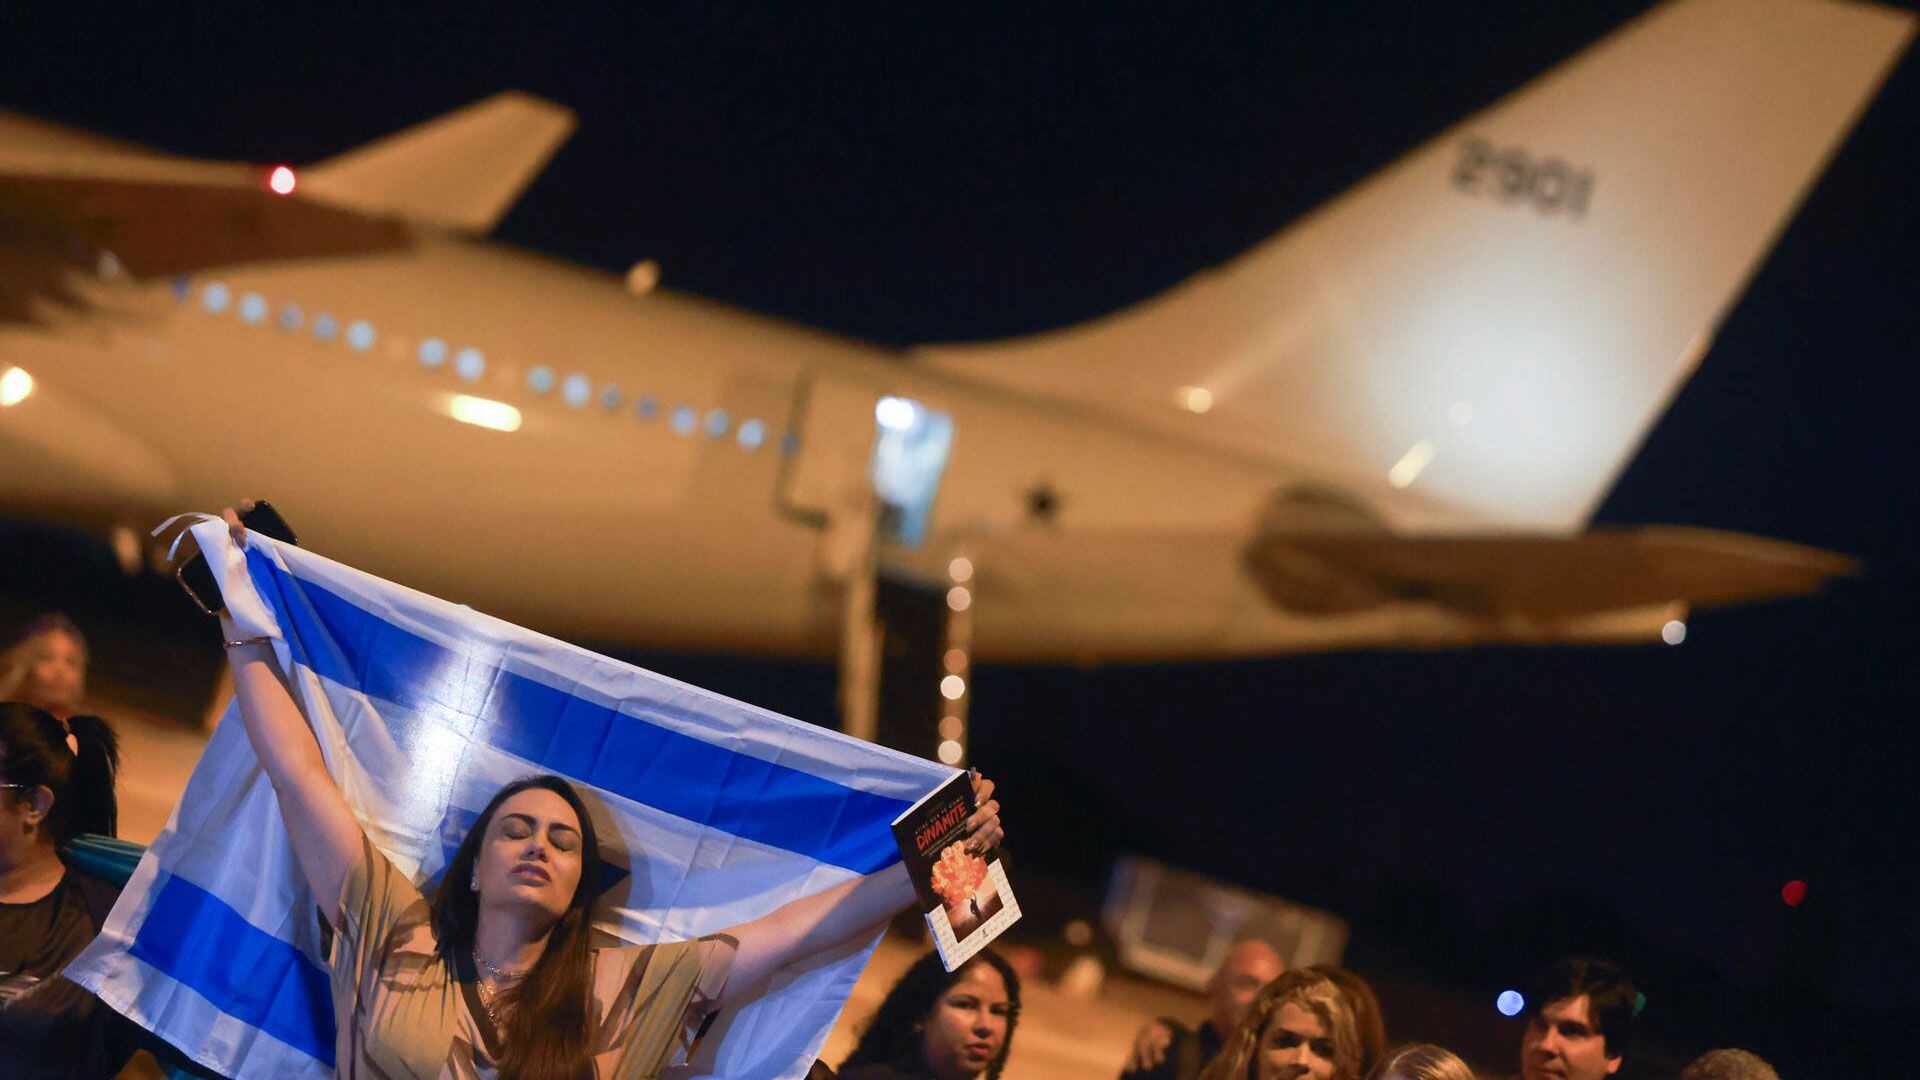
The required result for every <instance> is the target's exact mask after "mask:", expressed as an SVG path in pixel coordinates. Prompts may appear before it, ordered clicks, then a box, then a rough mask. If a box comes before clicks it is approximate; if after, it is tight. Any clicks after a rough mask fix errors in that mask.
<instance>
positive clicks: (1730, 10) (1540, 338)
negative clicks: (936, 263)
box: [916, 0, 1915, 534]
mask: <svg viewBox="0 0 1920 1080" xmlns="http://www.w3.org/2000/svg"><path fill="white" fill-rule="evenodd" d="M1914 25H1915V18H1914V16H1913V15H1911V14H1909V13H1905V12H1899V11H1894V10H1890V9H1887V8H1882V7H1877V6H1873V5H1869V4H1861V3H1850V2H1843V0H1676V2H1673V3H1668V4H1664V5H1661V6H1659V7H1656V8H1654V9H1653V10H1652V11H1650V12H1648V13H1646V14H1645V15H1643V16H1641V17H1639V18H1637V19H1635V20H1633V21H1632V22H1630V23H1628V24H1627V25H1626V26H1624V27H1622V28H1621V29H1620V30H1618V31H1616V32H1615V33H1613V34H1612V35H1610V36H1609V37H1607V38H1606V39H1604V40H1602V41H1600V42H1599V43H1597V44H1595V45H1593V46H1592V47H1590V48H1588V49H1587V50H1585V51H1583V52H1582V53H1580V54H1579V55H1577V56H1575V57H1574V58H1572V59H1571V60H1569V61H1567V62H1566V63H1565V64H1563V65H1562V66H1560V67H1559V68H1557V69H1555V70H1553V71H1551V72H1549V73H1547V74H1546V75H1544V76H1542V77H1541V78H1539V79H1538V80H1536V81H1535V82H1533V83H1531V84H1529V85H1527V86H1525V87H1523V88H1521V89H1520V90H1519V91H1517V92H1515V93H1513V94H1512V95H1510V96H1508V97H1507V98H1505V99H1503V100H1501V101H1499V102H1497V103H1495V104H1494V105H1493V106H1491V107H1489V108H1488V109H1486V110H1485V111H1483V112H1481V113H1480V114H1478V115H1476V116H1473V117H1471V118H1469V119H1468V120H1466V121H1465V122H1464V123H1461V124H1460V125H1458V126H1456V127H1454V128H1452V129H1450V130H1447V131H1445V132H1442V133H1441V134H1440V135H1438V136H1437V137H1435V138H1434V139H1433V140H1431V141H1430V142H1428V143H1427V144H1425V145H1423V146H1421V147H1419V148H1417V149H1415V150H1414V151H1413V152H1412V153H1410V154H1408V155H1407V156H1406V157H1404V158H1402V159H1400V160H1399V161H1397V162H1395V163H1394V164H1392V165H1390V166H1388V167H1387V168H1385V169H1384V170H1382V171H1381V172H1379V173H1377V174H1375V175H1374V176H1372V177H1371V178H1369V179H1368V180H1366V181H1365V182H1363V183H1362V184H1360V185H1359V186H1358V187H1356V188H1354V189H1353V190H1351V191H1349V192H1348V193H1346V194H1344V195H1342V196H1341V197H1339V198H1337V199H1335V200H1334V201H1332V202H1331V203H1329V204H1327V205H1326V206H1324V207H1322V208H1321V209H1319V210H1317V211H1315V212H1314V213H1313V214H1311V215H1309V216H1308V217H1307V218H1305V219H1303V220H1302V221H1300V222H1298V223H1296V224H1295V225H1294V226H1292V227H1290V228H1289V229H1287V230H1285V231H1283V232H1282V233H1280V234H1279V235H1277V236H1275V237H1273V238H1271V239H1269V240H1267V241H1265V242H1263V243H1262V244H1260V245H1259V246H1257V247H1255V248H1254V249H1253V250H1251V251H1250V252H1248V253H1246V254H1245V255H1242V256H1240V257H1239V258H1237V259H1235V260H1233V261H1232V262H1229V263H1227V264H1226V265H1224V266H1221V267H1219V268H1217V269H1215V270H1211V271H1208V272H1203V273H1201V274H1199V275H1197V276H1195V277H1193V278H1191V279H1189V280H1187V281H1185V282H1183V283H1181V284H1180V285H1178V286H1176V287H1174V288H1173V289H1171V290H1169V291H1168V292H1166V293H1164V294H1162V295H1160V296H1158V297H1155V298H1153V299H1151V300H1148V301H1146V302H1144V303H1142V304H1139V305H1137V306H1135V307H1133V308H1130V309H1127V310H1125V311H1122V312H1119V313H1117V314H1114V315H1111V316H1108V317H1105V318H1102V319H1098V320H1095V321H1092V322H1089V323H1086V324H1083V325H1081V326H1076V327H1069V328H1066V329H1063V330H1059V331H1054V332H1050V333H1044V334H1040V335H1036V336H1033V337H1028V338H1022V339H1015V340H1011V341H1005V342H990V343H983V344H965V345H939V346H926V347H923V348H921V349H920V350H918V351H917V353H916V357H917V359H918V360H919V362H921V363H922V364H925V365H928V366H931V367H934V368H937V369H941V370H946V371H950V372H953V373H955V374H957V375H960V376H963V377H967V378H972V379H976V380H980V381H984V382H990V383H994V384H997V385H1001V386H1004V387H1008V388H1012V389H1015V390H1018V391H1020V392H1023V393H1027V394H1031V395H1035V396H1039V397H1045V398H1051V399H1056V400H1061V401H1067V402H1072V403H1075V404H1076V405H1079V406H1081V407H1091V408H1094V409H1096V410H1099V411H1103V412H1106V413H1108V414H1112V415H1119V416H1121V417H1123V418H1125V419H1127V420H1128V421H1130V422H1132V423H1135V424H1137V425H1140V426H1145V427H1148V428H1151V429H1154V430H1159V431H1165V432H1170V433H1174V434H1177V435H1180V436H1182V437H1186V438H1191V439H1197V440H1202V441H1207V442H1210V443H1212V444H1214V445H1220V446H1223V447H1226V448H1229V449H1231V450H1234V451H1238V452H1241V453H1245V454H1248V455H1250V456H1254V457H1257V458H1260V459H1263V460H1266V461H1269V462H1271V463H1273V464H1274V465H1275V466H1278V467H1282V468H1285V467H1290V466H1298V467H1300V468H1301V469H1302V471H1303V472H1310V473H1312V474H1313V475H1315V476H1317V477H1320V478H1333V479H1334V481H1335V483H1336V484H1337V486H1338V487H1340V488H1341V489H1342V490H1343V491H1344V492H1345V493H1346V494H1347V495H1348V496H1349V497H1352V498H1354V499H1356V500H1358V501H1359V502H1361V503H1362V504H1364V505H1366V506H1367V507H1368V508H1369V509H1370V510H1371V511H1373V512H1375V513H1377V514H1378V515H1379V517H1380V518H1381V519H1382V520H1383V521H1384V522H1385V523H1386V524H1387V525H1388V526H1390V527H1391V528H1392V530H1393V531H1394V532H1397V533H1403V534H1404V533H1407V532H1421V531H1424V532H1429V533H1462V532H1485V531H1487V530H1489V529H1494V530H1509V531H1510V530H1538V531H1546V532H1552V533H1567V532H1572V531H1576V530H1578V529H1579V528H1580V527H1581V526H1583V525H1584V524H1585V523H1586V522H1587V520H1588V519H1589V518H1590V517H1591V515H1592V513H1593V510H1594V509H1595V507H1597V505H1598V504H1599V502H1600V500H1601V499H1602V498H1603V497H1604V496H1605V494H1606V492H1607V489H1608V488H1610V487H1611V486H1612V483H1613V480H1614V478H1615V476H1616V475H1617V474H1618V472H1619V470H1620V469H1621V467H1622V466H1623V465H1624V464H1625V462H1626V460H1627V458H1628V457H1629V456H1630V455H1631V454H1632V452H1633V451H1634V449H1635V448H1636V447H1637V446H1638V445H1639V442H1640V440H1641V438H1642V437H1643V435H1644V433H1645V432H1646V430H1647V429H1648V427H1650V426H1651V424H1652V423H1653V422H1654V420H1655V419H1657V417H1658V416H1659V414H1660V413H1661V412H1662V411H1663V410H1664V408H1665V407H1666V404H1667V402H1668V401H1669V400H1670V399H1671V397H1672V396H1673V394H1674V393H1675V392H1676V391H1677V390H1678V388H1679V386H1680V385H1681V383H1682V382H1684V381H1685V379H1686V378H1687V376H1688V375H1689V374H1691V372H1692V371H1693V369H1694V368H1695V366H1696V365H1697V364H1698V363H1699V361H1700V358H1701V356H1702V355H1703V354H1704V353H1705V352H1706V350H1707V348H1708V346H1709V345H1710V343H1711V341H1712V337H1713V334H1714V332H1715V330H1716V328H1717V326H1718V324H1719V322H1720V321H1721V319H1722V318H1723V317H1724V316H1725V314H1726V312H1727V311H1728V310H1729V309H1730V308H1731V306H1732V304H1733V302H1734V300H1735V299H1736V297H1737V296H1738V295H1739V293H1740V292H1741V291H1742V290H1743V289H1744V287H1745V285H1746V283H1747V281H1748V279H1749V277H1750V276H1751V275H1752V274H1753V272H1754V270H1755V268H1756V267H1757V266H1758V265H1759V263H1760V261H1761V259H1762V258H1764V256H1765V255H1766V253H1767V251H1768V249H1769V248H1771V246H1772V245H1773V243H1774V241H1775V239H1776V238H1777V237H1778V236H1779V235H1780V233H1781V231H1782V230H1783V229H1784V227H1785V225H1786V222H1787V221H1788V220H1789V219H1790V218H1791V217H1792V215H1793V214H1794V213H1795V211H1796V209H1797V208H1798V206H1799V204H1800V202H1801V200H1802V199H1803V198H1804V197H1805V195H1806V193H1807V192H1808V191H1809V189H1810V188H1811V187H1812V185H1813V183H1814V181H1815V179H1816V178H1817V177H1818V176H1819V174H1820V173H1821V172H1822V171H1823V170H1824V168H1825V166H1826V163H1827V162H1828V160H1829V159H1830V158H1831V157H1832V155H1833V154H1834V153H1835V151H1836V150H1837V149H1838V147H1839V145H1840V143H1841V141H1842V140H1843V138H1844V137H1845V135H1846V133H1847V132H1848V131H1849V130H1850V129H1851V128H1852V126H1853V124H1854V123H1855V121H1856V120H1857V119H1858V117H1859V116H1860V114H1861V112H1862V111H1863V110H1864V109H1865V107H1866V105H1867V103H1868V102H1869V101H1870V100H1871V99H1872V98H1873V97H1874V95H1875V94H1876V92H1877V90H1878V87H1879V85H1880V83H1881V81H1882V80H1883V79H1884V78H1885V76H1886V75H1887V73H1888V72H1889V71H1890V70H1891V68H1892V67H1893V65H1894V63H1895V61H1896V60H1897V58H1898V57H1899V56H1900V54H1901V52H1902V50H1903V49H1904V48H1905V47H1906V45H1907V43H1908V42H1909V40H1910V39H1911V37H1912V36H1913V33H1914Z"/></svg>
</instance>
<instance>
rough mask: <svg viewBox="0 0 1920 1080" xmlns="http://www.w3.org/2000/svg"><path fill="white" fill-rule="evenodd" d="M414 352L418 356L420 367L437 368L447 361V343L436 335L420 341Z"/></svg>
mask: <svg viewBox="0 0 1920 1080" xmlns="http://www.w3.org/2000/svg"><path fill="white" fill-rule="evenodd" d="M416 352H417V355H418V356H419V357H420V366H421V367H428V368H437V367H439V366H440V365H441V364H444V363H446V361H447V343H446V342H444V341H441V340H440V339H439V338H437V337H430V338H428V339H427V340H425V341H423V342H421V343H420V348H419V349H418V350H416Z"/></svg>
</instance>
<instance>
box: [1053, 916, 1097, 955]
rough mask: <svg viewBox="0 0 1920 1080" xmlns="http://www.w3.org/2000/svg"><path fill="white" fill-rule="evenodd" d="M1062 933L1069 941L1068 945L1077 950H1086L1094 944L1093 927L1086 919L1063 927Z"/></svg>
mask: <svg viewBox="0 0 1920 1080" xmlns="http://www.w3.org/2000/svg"><path fill="white" fill-rule="evenodd" d="M1060 933H1061V936H1062V937H1065V938H1066V939H1067V944H1069V945H1071V946H1073V947H1074V948H1076V949H1084V948H1086V947H1087V946H1088V945H1091V944H1093V927H1092V925H1090V924H1089V923H1088V922H1087V920H1085V919H1074V920H1073V921H1072V922H1069V923H1068V924H1067V925H1066V926H1063V927H1061V929H1060Z"/></svg>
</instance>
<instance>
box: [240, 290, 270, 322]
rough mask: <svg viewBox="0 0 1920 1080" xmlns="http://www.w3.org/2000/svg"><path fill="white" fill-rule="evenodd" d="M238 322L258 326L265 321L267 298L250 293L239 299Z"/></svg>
mask: <svg viewBox="0 0 1920 1080" xmlns="http://www.w3.org/2000/svg"><path fill="white" fill-rule="evenodd" d="M240 321H241V322H243V323H246V324H247V325H249V326H258V325H260V324H261V323H263V322H266V321H267V298H266V297H264V296H261V295H260V294H259V293H257V292H250V293H248V294H247V295H245V296H243V297H241V298H240Z"/></svg>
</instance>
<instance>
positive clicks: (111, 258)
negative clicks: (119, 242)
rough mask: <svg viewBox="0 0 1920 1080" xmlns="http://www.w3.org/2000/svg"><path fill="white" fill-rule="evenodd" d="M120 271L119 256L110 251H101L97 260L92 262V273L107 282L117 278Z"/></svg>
mask: <svg viewBox="0 0 1920 1080" xmlns="http://www.w3.org/2000/svg"><path fill="white" fill-rule="evenodd" d="M120 269H121V267H120V256H118V255H115V254H114V253H113V252H111V251H103V252H101V253H100V257H99V258H97V259H95V260H93V272H94V273H96V274H99V275H100V276H101V277H103V278H105V279H106V280H108V281H112V280H113V279H114V278H117V277H119V276H120Z"/></svg>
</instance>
